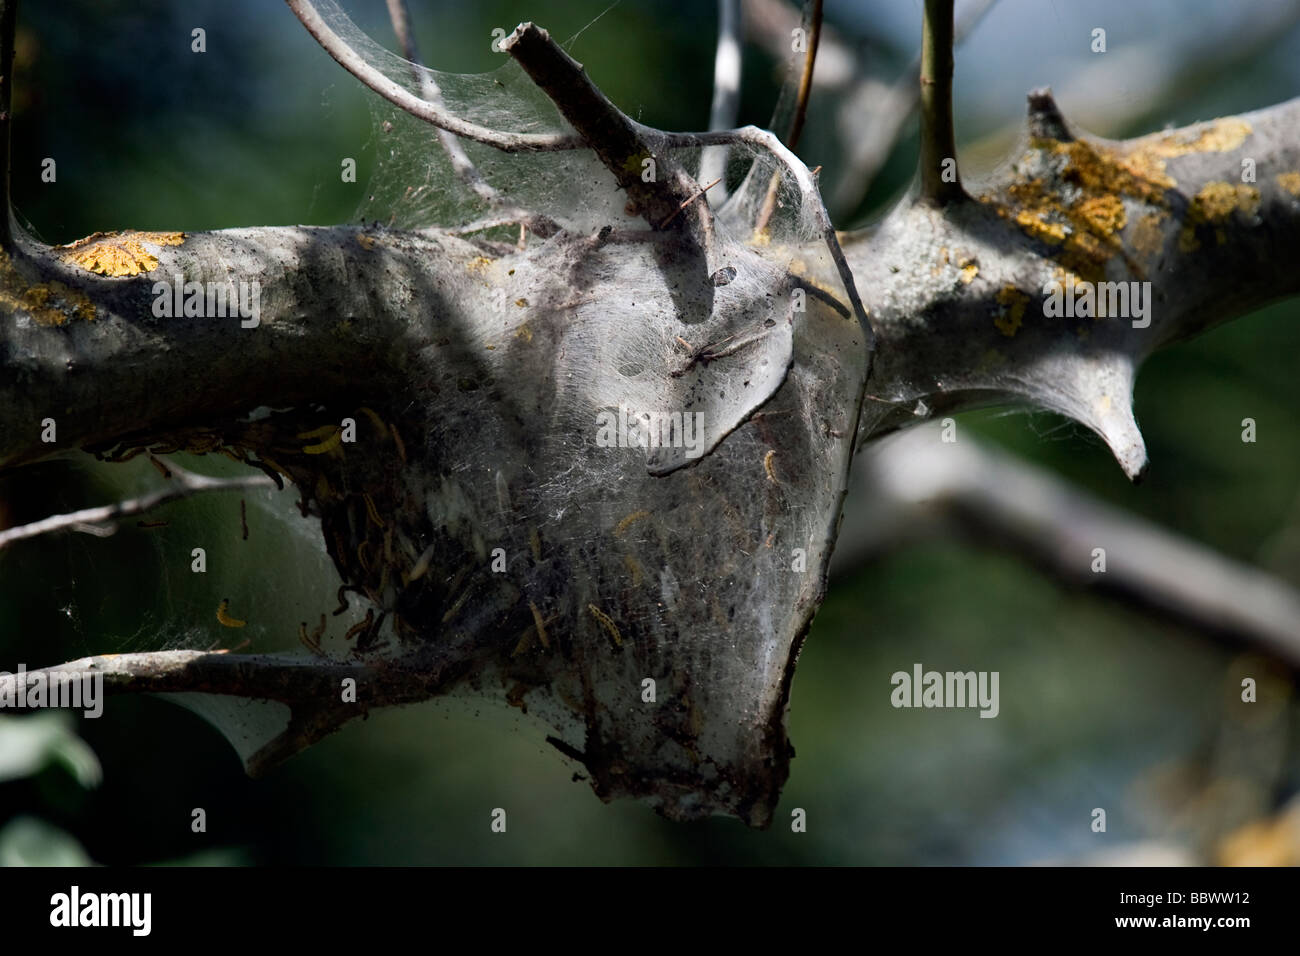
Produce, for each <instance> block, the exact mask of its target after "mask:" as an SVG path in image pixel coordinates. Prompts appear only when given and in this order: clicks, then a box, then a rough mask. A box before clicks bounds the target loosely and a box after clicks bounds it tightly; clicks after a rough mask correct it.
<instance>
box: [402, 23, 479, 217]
mask: <svg viewBox="0 0 1300 956" xmlns="http://www.w3.org/2000/svg"><path fill="white" fill-rule="evenodd" d="M387 3H388V19H389V20H390V21H391V22H392V24H393V34H394V35H395V36H396V37H397V44H398V46H400V47H401V49H402V56H404V57H406V59H407V60H409V61H410V63H411V75H412V76H413V77H414V78H415V81H416V83H418V84H419V86H420V96H421V97H422V98H423V99H424V101H425V102H426V103H431V104H433V105H434V106H436V107H438V108H439V109H442V108H443V102H442V91H441V90H440V89H438V84H437V83H435V82H434V80H433V77H432V76H430V75H429V71H428V70H425V69H423V66H424V64H423V62H422V61H421V60H420V51H419V49H418V48H417V47H416V44H415V34H414V32H412V30H411V11H410V10H409V8H408V7H407V3H406V0H387ZM437 132H438V145H440V146H441V147H442V151H443V152H444V153H446V154H447V159H448V160H449V161H450V162H451V168H452V169H453V170H455V172H456V176H457V177H458V178H459V179H460V181H461V182H463V183H464V184H465V185H466V186H468V187H469V188H470V189H472V190H474V192H475V194H477V195H478V197H479V198H480V199H482V200H483V201H484V202H487V203H489V204H491V205H494V206H495V205H498V204H500V202H501V194H500V193H498V192H497V191H496V190H495V189H493V188H492V187H491V186H490V185H488V183H487V182H486V181H485V180H484V179H483V176H482V175H481V174H480V173H479V171H478V168H477V167H476V166H475V165H474V163H473V161H472V160H471V159H470V158H469V156H468V155H466V153H465V148H464V147H463V146H461V145H460V141H459V140H457V139H456V137H455V136H453V135H452V134H451V133H449V132H447V131H446V130H445V129H438V131H437Z"/></svg>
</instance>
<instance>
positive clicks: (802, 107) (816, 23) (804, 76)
mask: <svg viewBox="0 0 1300 956" xmlns="http://www.w3.org/2000/svg"><path fill="white" fill-rule="evenodd" d="M806 19H807V21H808V48H807V50H805V51H804V58H803V72H802V73H800V75H799V89H798V92H797V93H796V94H795V103H794V113H793V115H791V117H790V126H789V128H788V129H787V130H786V134H785V145H786V146H788V147H790V149H791V150H794V149H795V148H796V147H797V146H798V145H799V137H800V136H801V135H802V134H803V124H804V121H805V119H806V118H807V115H808V99H809V96H810V95H811V94H812V78H813V69H814V67H815V66H816V63H817V47H818V44H819V43H820V42H821V36H822V0H809V5H808V15H807V17H806ZM780 185H781V179H780V177H779V176H777V175H773V176H772V178H771V180H770V181H769V182H768V184H767V195H765V196H764V197H763V208H762V210H761V211H760V212H759V214H758V220H757V221H756V222H755V224H754V232H755V233H762V232H764V231H765V230H766V229H767V226H768V223H769V222H771V220H772V214H773V213H774V212H775V211H776V197H777V190H778V188H779V187H780Z"/></svg>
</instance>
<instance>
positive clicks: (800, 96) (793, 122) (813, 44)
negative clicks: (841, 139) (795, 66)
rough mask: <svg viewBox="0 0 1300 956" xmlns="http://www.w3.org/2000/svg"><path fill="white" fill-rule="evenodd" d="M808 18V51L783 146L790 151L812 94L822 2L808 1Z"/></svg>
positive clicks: (797, 138)
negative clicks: (809, 5)
mask: <svg viewBox="0 0 1300 956" xmlns="http://www.w3.org/2000/svg"><path fill="white" fill-rule="evenodd" d="M810 3H811V11H810V13H809V16H808V49H807V50H806V51H805V52H804V58H803V72H802V73H801V74H800V75H799V92H798V93H797V94H796V96H795V104H794V115H793V116H792V117H791V118H790V128H789V129H788V130H787V131H786V134H785V144H786V145H787V146H789V147H790V148H791V149H795V148H797V147H798V145H799V137H800V135H802V133H803V124H804V121H805V120H806V119H807V116H808V96H809V94H810V93H811V92H812V78H813V68H814V66H815V65H816V63H817V46H818V44H819V43H820V42H821V36H822V0H810Z"/></svg>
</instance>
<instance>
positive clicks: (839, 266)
mask: <svg viewBox="0 0 1300 956" xmlns="http://www.w3.org/2000/svg"><path fill="white" fill-rule="evenodd" d="M661 135H662V136H663V145H664V146H666V147H668V148H670V149H671V148H675V147H685V146H712V145H714V144H722V143H726V144H731V145H734V144H737V143H743V144H745V145H748V146H752V147H756V148H758V149H765V150H767V151H768V152H769V153H771V154H772V155H773V156H774V157H775V158H776V160H777V161H778V162H779V163H780V164H781V165H782V166H784V167H785V168H786V170H788V171H789V173H790V175H791V177H792V178H793V179H794V181H795V184H796V185H797V186H798V187H799V193H800V196H801V198H802V199H803V201H804V202H805V203H807V204H808V205H809V208H810V209H812V212H813V218H814V219H815V220H816V222H817V226H818V228H820V229H821V231H822V239H823V241H825V243H826V249H827V251H828V252H829V253H830V255H831V260H832V261H833V262H834V263H835V271H836V272H838V273H839V275H840V281H841V282H843V283H844V292H845V294H846V295H848V297H849V304H850V305H851V306H852V308H853V314H854V315H855V316H856V317H857V319H858V323H859V324H860V325H861V326H862V331H863V334H864V336H865V338H866V342H865V344H866V349H867V368H866V371H867V373H870V371H871V358H872V356H873V355H874V354H875V349H876V334H875V331H874V330H873V329H872V328H871V320H870V319H869V318H867V310H866V308H865V307H864V306H863V305H862V297H861V296H859V295H858V287H857V283H855V282H854V280H853V270H852V269H850V268H849V264H848V262H847V261H846V260H845V258H844V250H843V249H842V248H840V242H839V238H838V237H837V236H836V235H835V226H834V225H833V224H832V223H831V217H830V213H828V212H827V211H826V205H825V204H824V203H823V202H822V197H821V193H819V192H818V191H817V183H816V182H815V181H814V180H813V176H812V173H811V172H810V171H809V169H808V167H807V166H805V165H804V164H803V163H802V162H801V161H800V160H799V157H798V156H796V155H795V154H794V153H792V152H790V150H789V149H787V148H786V146H785V145H784V144H783V143H782V142H781V141H780V140H779V139H777V138H776V136H774V135H773V134H772V133H770V132H769V131H767V130H765V129H759V128H758V127H757V126H745V127H742V128H740V129H735V130H724V131H720V132H716V133H663V134H661Z"/></svg>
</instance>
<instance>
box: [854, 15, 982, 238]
mask: <svg viewBox="0 0 1300 956" xmlns="http://www.w3.org/2000/svg"><path fill="white" fill-rule="evenodd" d="M996 2H997V0H970V2H969V3H966V4H963V5H962V6H961V7H960V8H958V11H957V14H958V16H957V22H956V24H955V25H954V27H953V43H954V44H961V43H962V42H963V41H964V40H965V39H966V38H967V37H968V36H970V34H971V31H973V30H974V29H975V27H976V25H978V24H979V22H980V21H981V20H983V19H984V16H985V14H987V13H988V12H989V10H991V9H992V8H993V5H994V4H995V3H996ZM920 75H921V54H920V51H919V50H918V52H917V54H916V56H915V57H913V59H912V62H911V63H910V64H909V65H908V67H907V69H905V70H903V72H902V73H900V74H899V75H898V77H897V79H895V81H894V82H893V83H892V84H891V85H890V86H889V88H888V89H887V90H885V91H884V93H883V95H882V93H881V91H880V88H879V83H878V81H876V80H874V79H872V78H869V77H867V78H863V79H862V80H860V81H859V82H858V83H857V85H856V87H855V88H854V89H853V90H851V91H849V92H847V93H846V94H845V95H844V101H845V107H844V109H843V111H842V113H841V118H840V123H841V126H842V127H845V128H850V127H851V128H852V129H853V130H854V131H855V132H856V133H857V135H856V137H855V138H854V139H853V141H852V142H849V143H847V144H846V145H847V152H848V159H847V162H846V163H845V168H844V171H843V172H842V173H841V174H840V177H839V183H838V185H837V186H836V188H835V195H834V196H833V197H832V201H831V205H832V206H833V207H834V208H835V209H837V210H840V211H842V212H843V213H845V214H846V215H847V214H849V213H852V212H853V211H854V210H855V209H857V208H858V206H860V205H861V204H862V200H863V199H864V198H865V197H866V195H867V191H868V190H869V189H870V188H871V184H872V183H873V182H875V179H876V174H877V173H879V172H880V169H881V167H882V166H884V165H885V162H886V160H888V159H889V157H890V155H891V154H892V153H893V151H894V147H895V146H897V145H898V141H899V139H900V138H901V137H902V134H903V127H904V125H906V123H907V120H908V118H909V117H910V116H911V115H912V114H913V113H914V112H916V108H917V106H918V105H919V104H920V102H921V85H920V82H919V77H920ZM859 110H861V111H862V112H859ZM864 114H865V115H864Z"/></svg>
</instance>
